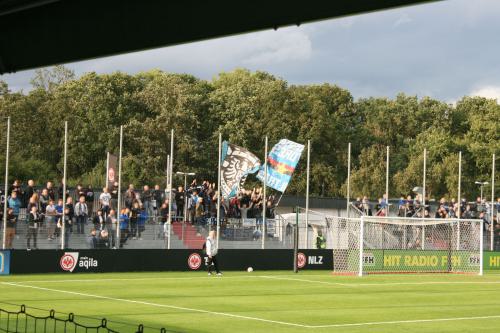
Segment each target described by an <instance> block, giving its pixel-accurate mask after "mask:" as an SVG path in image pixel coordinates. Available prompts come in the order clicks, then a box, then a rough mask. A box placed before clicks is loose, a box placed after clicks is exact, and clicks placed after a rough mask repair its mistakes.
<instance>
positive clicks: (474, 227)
mask: <svg viewBox="0 0 500 333" xmlns="http://www.w3.org/2000/svg"><path fill="white" fill-rule="evenodd" d="M329 222H330V232H331V237H332V239H333V266H334V267H333V271H334V274H342V275H359V276H361V275H363V274H384V273H463V274H479V275H482V273H483V222H482V220H477V219H476V220H465V219H460V220H459V219H430V218H426V219H422V218H401V217H371V216H370V217H368V216H361V217H359V218H343V217H333V218H330V221H329Z"/></svg>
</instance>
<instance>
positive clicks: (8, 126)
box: [2, 117, 10, 250]
mask: <svg viewBox="0 0 500 333" xmlns="http://www.w3.org/2000/svg"><path fill="white" fill-rule="evenodd" d="M9 146H10V117H7V146H6V149H5V185H4V186H5V187H4V203H3V241H2V249H4V250H6V246H7V205H8V203H7V198H8V197H9V196H8V193H7V191H8V190H9Z"/></svg>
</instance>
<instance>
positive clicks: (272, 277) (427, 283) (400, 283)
mask: <svg viewBox="0 0 500 333" xmlns="http://www.w3.org/2000/svg"><path fill="white" fill-rule="evenodd" d="M255 277H259V278H263V279H270V280H283V281H296V282H309V283H318V284H327V285H332V286H345V287H368V286H399V285H409V286H412V285H417V286H418V285H446V284H500V281H427V282H373V283H341V282H330V281H319V280H308V279H299V278H287V277H279V276H272V275H258V276H255Z"/></svg>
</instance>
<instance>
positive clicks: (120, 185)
mask: <svg viewBox="0 0 500 333" xmlns="http://www.w3.org/2000/svg"><path fill="white" fill-rule="evenodd" d="M122 149H123V125H122V126H120V149H119V150H120V152H119V153H118V203H117V205H116V207H117V208H116V209H117V212H116V218H117V220H116V221H117V226H116V241H115V244H117V243H118V248H120V245H121V240H120V217H121V212H120V209H121V204H122Z"/></svg>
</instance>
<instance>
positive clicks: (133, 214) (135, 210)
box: [130, 201, 140, 239]
mask: <svg viewBox="0 0 500 333" xmlns="http://www.w3.org/2000/svg"><path fill="white" fill-rule="evenodd" d="M139 213H140V207H139V202H137V201H136V202H134V205H133V206H132V209H131V210H130V234H131V235H132V239H137V221H138V219H139Z"/></svg>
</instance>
